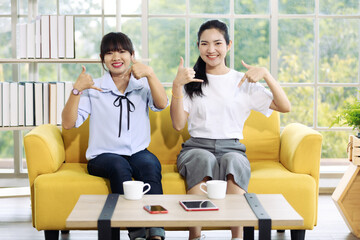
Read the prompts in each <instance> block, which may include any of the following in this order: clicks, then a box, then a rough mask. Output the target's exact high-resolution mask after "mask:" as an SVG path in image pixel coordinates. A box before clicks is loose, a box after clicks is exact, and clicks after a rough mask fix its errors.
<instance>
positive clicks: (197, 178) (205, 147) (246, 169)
mask: <svg viewBox="0 0 360 240" xmlns="http://www.w3.org/2000/svg"><path fill="white" fill-rule="evenodd" d="M245 151H246V148H245V145H244V144H242V143H240V142H239V140H238V139H207V138H193V137H191V138H190V139H189V140H187V141H186V142H184V143H183V144H182V150H181V151H180V154H179V155H178V158H177V167H178V170H179V173H180V174H181V175H182V176H183V177H184V178H185V179H186V184H187V189H188V190H189V189H191V188H192V187H194V186H195V185H196V184H198V183H200V182H201V181H202V180H203V179H204V178H205V177H210V178H211V179H213V180H225V181H226V180H227V179H226V178H227V176H228V175H229V174H232V175H233V176H234V180H235V183H236V184H237V185H238V186H239V187H241V188H242V189H243V190H245V191H247V189H248V185H249V180H250V163H249V160H248V159H247V157H246V154H245Z"/></svg>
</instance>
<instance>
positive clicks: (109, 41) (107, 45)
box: [100, 32, 134, 71]
mask: <svg viewBox="0 0 360 240" xmlns="http://www.w3.org/2000/svg"><path fill="white" fill-rule="evenodd" d="M120 50H126V51H128V52H129V53H130V55H133V54H134V47H133V44H132V42H131V40H130V38H129V37H128V36H127V35H126V34H124V33H122V32H110V33H108V34H106V35H104V37H103V38H102V40H101V44H100V58H101V64H102V66H103V68H104V69H105V71H107V69H106V68H105V66H104V57H105V54H106V53H108V52H110V51H120Z"/></svg>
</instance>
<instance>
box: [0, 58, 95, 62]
mask: <svg viewBox="0 0 360 240" xmlns="http://www.w3.org/2000/svg"><path fill="white" fill-rule="evenodd" d="M0 63H101V61H100V59H90V58H79V59H75V58H56V59H45V58H36V59H32V58H31V59H30V58H27V59H16V58H0Z"/></svg>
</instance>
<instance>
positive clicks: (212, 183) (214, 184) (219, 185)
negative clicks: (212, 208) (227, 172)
mask: <svg viewBox="0 0 360 240" xmlns="http://www.w3.org/2000/svg"><path fill="white" fill-rule="evenodd" d="M203 186H206V190H205V189H203ZM226 186H227V182H226V181H223V180H209V181H207V182H206V183H201V184H200V190H201V191H203V192H204V193H206V194H207V196H208V198H211V199H223V198H225V196H226Z"/></svg>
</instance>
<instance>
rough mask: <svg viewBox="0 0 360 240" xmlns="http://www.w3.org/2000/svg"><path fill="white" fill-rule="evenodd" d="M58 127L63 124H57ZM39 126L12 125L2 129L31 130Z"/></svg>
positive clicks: (0, 128) (0, 129) (1, 128)
mask: <svg viewBox="0 0 360 240" xmlns="http://www.w3.org/2000/svg"><path fill="white" fill-rule="evenodd" d="M56 126H57V127H59V128H60V127H61V125H56ZM36 127H37V126H10V127H0V132H1V131H15V130H31V129H33V128H36Z"/></svg>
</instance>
